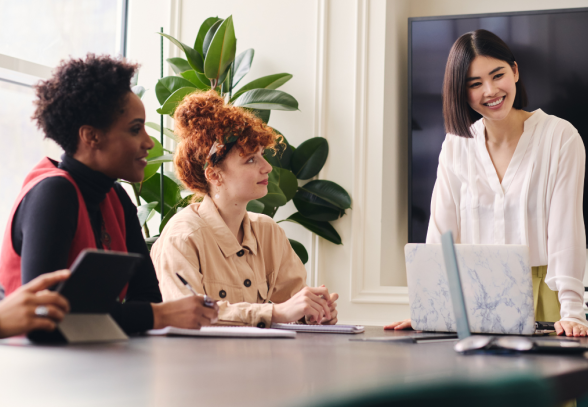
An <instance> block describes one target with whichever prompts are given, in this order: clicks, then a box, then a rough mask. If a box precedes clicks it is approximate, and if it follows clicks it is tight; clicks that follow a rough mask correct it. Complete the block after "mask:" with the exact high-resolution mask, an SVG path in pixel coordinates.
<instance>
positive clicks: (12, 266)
mask: <svg viewBox="0 0 588 407" xmlns="http://www.w3.org/2000/svg"><path fill="white" fill-rule="evenodd" d="M49 177H64V178H66V179H67V180H68V181H69V182H71V183H72V184H73V186H74V188H75V189H76V193H77V195H78V206H79V209H78V222H77V229H76V233H75V235H74V238H73V241H72V244H71V248H70V250H69V256H68V260H67V267H68V268H69V267H71V265H72V263H73V262H74V261H75V259H76V257H77V256H78V254H79V253H80V252H81V251H82V250H84V249H96V239H95V237H94V232H93V230H92V224H91V223H90V217H89V215H88V210H87V209H86V203H85V202H84V198H83V196H82V193H81V192H80V189H79V188H78V186H77V184H76V182H75V181H74V179H73V178H72V177H71V175H69V173H68V172H67V171H64V170H61V169H59V168H57V166H56V165H55V163H54V162H52V161H51V160H50V159H49V158H43V159H42V160H41V161H40V162H39V163H38V164H37V165H36V166H35V168H33V170H32V171H31V172H30V173H29V175H27V177H26V178H25V180H24V182H23V186H22V189H21V191H20V194H19V195H18V197H17V198H16V201H15V203H14V206H13V208H12V211H11V213H10V217H9V218H8V223H7V224H6V230H5V232H4V240H3V241H2V251H1V252H0V284H2V285H3V286H4V289H5V291H6V295H9V294H10V293H12V292H13V291H14V290H16V289H17V288H18V287H20V286H21V281H22V280H21V257H20V256H19V255H18V254H17V253H16V252H15V251H14V248H13V244H12V222H13V219H14V214H15V213H16V210H17V208H18V205H19V204H20V202H21V201H22V199H23V198H24V196H25V195H26V194H27V193H28V192H29V191H30V190H31V188H33V187H34V186H35V185H37V184H38V183H39V182H40V181H42V180H44V179H45V178H49ZM100 212H101V213H102V219H103V220H104V226H105V228H106V232H107V233H108V234H109V235H110V250H115V251H119V252H125V253H126V251H127V243H126V228H125V215H124V211H123V207H122V205H121V203H120V200H119V199H118V195H117V194H116V191H115V190H114V188H111V189H110V191H108V193H107V194H106V198H105V199H104V201H102V202H101V203H100ZM103 249H105V250H106V249H107V248H106V247H103ZM126 291H127V287H125V288H124V290H123V292H122V293H121V296H120V299H121V300H122V299H124V297H125V295H126Z"/></svg>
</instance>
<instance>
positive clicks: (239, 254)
mask: <svg viewBox="0 0 588 407" xmlns="http://www.w3.org/2000/svg"><path fill="white" fill-rule="evenodd" d="M244 254H245V250H243V249H241V250H239V251H238V252H237V256H239V257H241V256H243V255H244Z"/></svg>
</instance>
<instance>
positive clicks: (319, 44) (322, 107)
mask: <svg viewBox="0 0 588 407" xmlns="http://www.w3.org/2000/svg"><path fill="white" fill-rule="evenodd" d="M328 7H329V3H328V1H327V0H318V1H317V2H316V34H315V35H316V50H315V58H316V68H315V80H314V112H313V114H314V117H313V127H314V131H313V132H314V135H313V137H324V138H327V134H326V131H325V112H326V103H327V101H326V98H325V93H326V80H327V41H328V38H327V32H328V21H329V20H328V12H329V11H328V10H329V9H328ZM320 175H321V174H319V176H318V177H317V178H321V176H320ZM319 243H320V242H319V237H318V236H317V235H316V234H314V233H312V234H311V238H310V253H309V256H308V258H309V262H310V272H309V275H308V279H307V284H308V285H310V286H313V287H317V286H318V285H319V283H318V282H319V270H320V269H319V264H320V262H319Z"/></svg>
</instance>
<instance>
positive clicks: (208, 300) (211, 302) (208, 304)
mask: <svg viewBox="0 0 588 407" xmlns="http://www.w3.org/2000/svg"><path fill="white" fill-rule="evenodd" d="M176 276H178V278H179V279H180V281H181V282H182V284H184V285H185V286H186V287H187V288H188V290H190V291H192V293H193V294H194V295H196V296H198V295H200V294H198V293H197V292H196V290H194V289H193V288H192V286H191V285H190V283H188V282H187V281H186V280H185V279H184V277H182V276H180V275H179V274H178V273H176ZM215 303H216V301H215V300H213V299H212V298H210V297H209V296H208V295H206V294H204V306H205V307H208V308H214V304H215Z"/></svg>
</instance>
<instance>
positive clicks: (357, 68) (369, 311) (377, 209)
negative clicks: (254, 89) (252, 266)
mask: <svg viewBox="0 0 588 407" xmlns="http://www.w3.org/2000/svg"><path fill="white" fill-rule="evenodd" d="M145 4H147V5H145ZM571 7H588V0H583V1H580V0H560V1H558V2H554V1H545V0H534V1H530V0H524V1H523V0H510V1H507V0H496V1H494V2H482V1H472V0H443V1H439V0H410V1H409V0H388V1H386V0H273V1H272V0H247V1H243V0H216V1H214V2H210V1H196V0H183V1H182V0H167V1H162V2H159V1H155V0H149V1H148V2H147V1H139V0H132V1H131V26H130V33H131V36H130V44H129V55H130V56H131V57H134V58H137V59H139V62H141V63H143V70H142V73H141V75H142V78H141V79H142V80H141V81H140V82H141V83H142V84H143V85H144V86H146V87H148V88H151V90H152V89H153V87H154V84H155V81H156V79H157V77H158V75H159V71H158V69H159V65H158V64H159V62H158V61H159V59H158V50H159V48H158V44H159V42H158V40H157V39H155V40H152V39H149V38H153V37H154V35H152V34H151V33H152V32H153V31H157V30H158V29H159V27H160V26H161V25H163V26H164V27H166V32H172V33H173V32H174V30H175V31H176V32H177V34H178V36H179V38H180V39H181V40H182V41H184V42H186V43H188V44H190V43H193V41H194V38H195V36H196V33H197V30H198V28H199V26H200V24H201V22H202V21H203V20H204V19H205V18H207V17H210V16H216V15H218V16H219V17H223V18H226V17H228V16H229V15H231V14H232V15H233V18H234V21H235V30H236V34H237V38H238V43H237V48H238V52H240V51H242V50H244V49H246V48H250V47H251V48H254V49H255V51H256V55H255V59H254V64H253V69H252V70H251V72H250V73H249V75H248V76H247V77H246V78H245V79H244V80H245V81H249V80H252V79H255V78H257V77H259V76H262V75H267V74H272V73H278V72H289V73H291V74H293V75H294V78H293V79H292V80H291V81H290V82H289V83H288V84H286V85H285V86H284V87H283V88H282V89H283V90H284V91H286V92H289V93H291V94H292V95H293V96H294V97H296V99H298V101H299V103H300V112H294V113H293V112H273V113H272V118H271V120H270V125H272V126H274V127H276V128H278V129H279V130H280V131H282V132H283V133H284V134H285V135H286V137H287V138H288V140H289V141H290V142H291V143H292V144H294V145H298V144H299V143H300V142H302V141H303V140H305V139H307V138H309V137H313V136H322V137H326V138H327V139H328V141H329V145H330V154H329V159H328V161H327V164H326V165H325V168H324V169H323V171H322V172H321V174H320V175H319V177H320V178H322V179H329V180H332V181H335V182H337V183H339V184H340V185H342V186H343V187H344V188H345V189H347V190H348V191H349V192H350V193H351V194H352V198H353V210H351V211H348V214H347V215H346V216H345V217H343V218H342V219H341V220H338V221H337V222H334V226H335V228H336V229H337V230H338V231H339V233H340V234H341V237H342V238H343V245H342V246H335V245H333V244H331V243H329V242H326V241H324V240H322V239H317V238H316V237H312V236H311V234H310V233H308V232H306V231H305V230H303V229H302V228H301V227H298V226H297V225H286V226H285V229H286V232H287V234H288V235H289V236H290V237H292V238H294V239H297V240H299V241H301V242H302V243H304V244H305V246H306V247H307V249H308V250H309V252H310V253H311V257H312V258H311V260H310V261H309V266H308V270H309V272H310V277H309V281H310V282H311V283H313V284H326V285H327V287H329V289H330V290H332V291H336V292H338V293H339V294H340V300H339V312H340V314H339V315H340V321H341V322H343V323H345V322H347V323H363V324H379V325H381V324H384V323H388V322H392V321H393V320H396V319H399V318H406V317H408V295H407V289H406V275H405V267H404V256H403V247H404V245H405V244H406V241H407V176H408V175H407V163H408V161H407V155H408V149H407V106H406V101H407V31H408V25H407V19H408V18H409V17H420V16H432V15H454V14H475V13H491V12H504V11H521V10H537V9H553V8H571ZM170 10H171V11H170ZM174 13H175V14H174ZM139 15H141V16H142V17H138V16H139ZM174 15H176V16H177V18H176V22H175V23H174V24H170V22H173V21H174ZM166 24H167V25H166ZM147 25H148V27H146V26H147ZM168 30H171V31H168ZM142 41H145V43H142ZM147 41H149V43H147ZM151 97H152V96H149V95H147V97H146V99H145V102H146V106H147V108H148V118H150V120H154V119H156V117H155V116H156V115H153V113H154V111H155V108H156V105H157V102H156V101H155V102H154V100H155V99H154V97H152V99H150V98H151ZM153 102H154V103H153ZM150 116H151V117H150ZM293 211H294V208H293V206H292V205H290V206H288V207H285V208H283V209H281V210H280V211H279V212H278V214H277V216H276V218H284V217H286V216H288V215H289V214H290V213H291V212H293ZM282 225H283V224H282Z"/></svg>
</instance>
